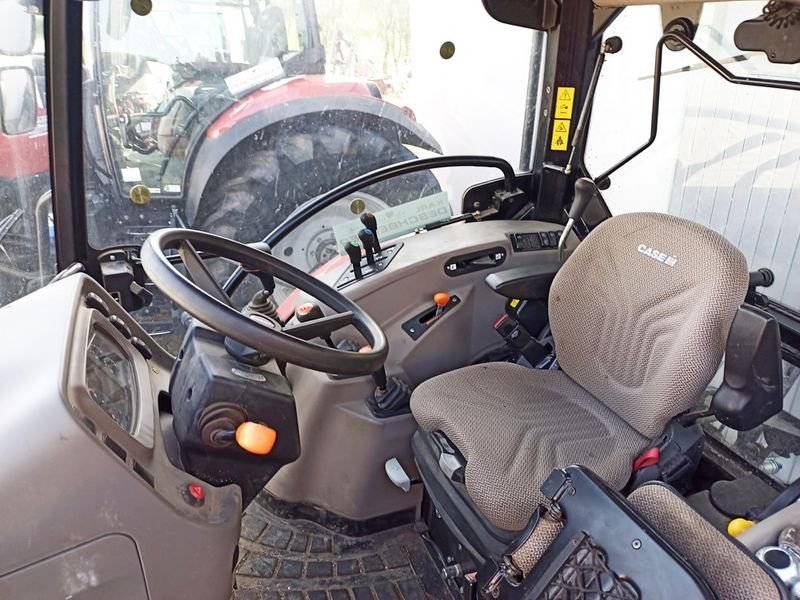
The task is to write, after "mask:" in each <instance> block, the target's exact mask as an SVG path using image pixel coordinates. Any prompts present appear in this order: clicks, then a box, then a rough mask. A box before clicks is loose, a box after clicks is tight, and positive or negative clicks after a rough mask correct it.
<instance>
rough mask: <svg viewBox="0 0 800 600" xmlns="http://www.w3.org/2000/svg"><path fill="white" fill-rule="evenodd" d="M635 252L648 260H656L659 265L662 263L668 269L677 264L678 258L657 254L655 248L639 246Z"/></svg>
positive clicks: (644, 245)
mask: <svg viewBox="0 0 800 600" xmlns="http://www.w3.org/2000/svg"><path fill="white" fill-rule="evenodd" d="M637 250H638V251H639V252H641V253H642V254H646V255H647V256H649V257H650V258H652V259H654V260H657V261H658V262H660V263H664V264H665V265H667V266H668V267H674V266H675V263H677V262H678V258H677V257H676V256H669V255H668V254H664V253H663V252H659V251H658V250H656V249H655V248H651V247H650V246H648V245H647V244H639V247H638V248H637Z"/></svg>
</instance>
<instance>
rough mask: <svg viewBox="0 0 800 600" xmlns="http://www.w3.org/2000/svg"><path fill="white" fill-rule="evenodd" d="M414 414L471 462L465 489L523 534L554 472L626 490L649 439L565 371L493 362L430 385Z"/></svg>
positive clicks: (421, 390)
mask: <svg viewBox="0 0 800 600" xmlns="http://www.w3.org/2000/svg"><path fill="white" fill-rule="evenodd" d="M411 412H412V413H413V414H414V417H415V418H416V420H417V422H418V423H419V425H420V427H422V428H423V429H424V430H425V431H428V432H430V431H436V430H439V431H442V432H443V433H444V434H445V435H446V436H447V437H448V438H449V439H450V440H451V441H452V442H453V443H454V444H455V445H456V447H458V449H459V450H460V451H461V452H462V454H463V455H464V457H465V458H466V459H467V466H466V469H465V484H466V487H467V492H468V493H469V495H470V497H471V498H472V500H473V501H474V502H475V504H476V505H477V506H478V508H479V509H480V510H481V511H482V512H483V513H484V514H485V515H486V517H488V518H489V520H491V522H492V523H493V524H494V525H496V526H497V527H501V528H503V529H507V530H511V531H518V530H520V529H522V528H523V527H524V526H525V524H526V523H527V522H528V519H529V518H530V516H531V514H532V513H533V511H534V509H535V508H536V506H537V505H538V504H540V503H541V502H542V500H543V497H542V495H541V493H540V492H539V486H540V485H541V484H542V483H543V481H544V480H545V478H546V477H547V476H548V475H549V474H550V472H551V471H552V470H553V468H554V467H566V466H569V465H571V464H579V465H582V466H585V467H589V468H590V469H592V470H593V471H594V472H595V473H597V474H598V475H599V476H600V477H602V478H603V479H604V480H605V481H606V482H607V483H608V484H609V485H611V486H613V487H614V488H616V489H621V488H622V487H623V486H624V485H625V483H626V482H627V481H628V479H629V477H630V474H631V466H632V464H633V460H634V458H635V457H636V456H637V455H638V454H639V453H640V452H641V451H642V450H643V449H644V448H645V447H646V446H647V445H648V443H649V440H648V439H647V438H645V437H643V436H642V435H641V434H640V433H638V432H637V431H636V430H635V429H634V428H633V427H631V426H630V425H628V424H627V423H625V421H623V420H622V419H621V418H620V417H618V416H617V415H616V414H614V412H613V411H612V410H611V409H610V408H608V407H607V406H606V405H604V404H603V403H602V402H600V401H599V400H597V399H596V398H594V397H592V396H591V394H589V393H588V392H587V391H586V390H584V389H583V388H582V387H580V386H579V385H578V384H577V383H575V382H574V381H572V380H571V379H570V378H569V377H568V376H567V375H566V374H564V373H563V372H561V371H542V370H533V369H526V368H523V367H520V366H518V365H514V364H510V363H487V364H481V365H475V366H471V367H466V368H464V369H459V370H457V371H454V372H451V373H445V374H443V375H439V376H438V377H434V378H432V379H429V380H428V381H426V382H425V383H423V384H422V385H420V386H419V387H417V389H416V390H415V391H414V394H413V395H412V397H411Z"/></svg>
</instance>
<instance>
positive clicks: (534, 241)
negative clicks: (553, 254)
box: [511, 231, 561, 252]
mask: <svg viewBox="0 0 800 600" xmlns="http://www.w3.org/2000/svg"><path fill="white" fill-rule="evenodd" d="M560 237H561V232H560V231H539V232H535V231H534V232H532V233H512V234H511V247H512V248H513V249H514V252H530V251H531V250H552V249H554V248H558V238H560Z"/></svg>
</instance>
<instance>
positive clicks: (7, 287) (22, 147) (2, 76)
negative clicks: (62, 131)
mask: <svg viewBox="0 0 800 600" xmlns="http://www.w3.org/2000/svg"><path fill="white" fill-rule="evenodd" d="M44 60H45V45H44V35H43V18H42V16H41V15H39V14H38V13H37V12H36V9H35V8H34V7H27V6H25V3H20V2H17V1H16V0H0V306H3V305H5V304H8V303H9V302H12V301H13V300H16V299H17V298H19V297H21V296H23V295H25V294H27V293H30V292H32V291H34V290H35V289H37V288H39V287H41V286H42V285H43V284H44V283H46V282H47V281H48V280H49V279H50V278H51V277H52V276H53V275H54V273H55V240H54V234H53V217H52V208H51V204H50V194H49V189H50V166H49V159H48V150H47V116H46V110H45V72H44Z"/></svg>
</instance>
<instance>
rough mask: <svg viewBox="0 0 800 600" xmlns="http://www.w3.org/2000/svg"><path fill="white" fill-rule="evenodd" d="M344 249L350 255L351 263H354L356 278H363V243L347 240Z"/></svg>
mask: <svg viewBox="0 0 800 600" xmlns="http://www.w3.org/2000/svg"><path fill="white" fill-rule="evenodd" d="M344 251H345V252H346V253H347V256H349V257H350V264H351V265H353V275H355V278H356V279H361V276H362V275H361V244H359V243H358V242H354V241H352V240H351V241H349V242H346V243H345V245H344Z"/></svg>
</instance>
